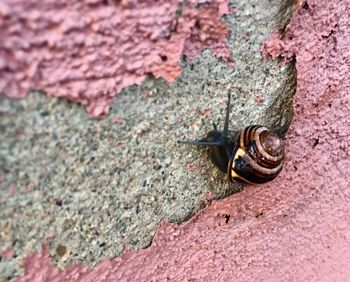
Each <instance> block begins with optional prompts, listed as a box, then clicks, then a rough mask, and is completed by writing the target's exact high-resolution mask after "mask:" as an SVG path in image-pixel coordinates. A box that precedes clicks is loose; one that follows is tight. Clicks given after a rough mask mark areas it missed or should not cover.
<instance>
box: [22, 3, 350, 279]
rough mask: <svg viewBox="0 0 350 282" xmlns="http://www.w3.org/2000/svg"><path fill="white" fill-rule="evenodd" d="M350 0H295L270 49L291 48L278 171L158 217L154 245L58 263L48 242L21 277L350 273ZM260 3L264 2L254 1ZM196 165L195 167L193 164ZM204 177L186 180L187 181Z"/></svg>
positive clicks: (283, 51)
mask: <svg viewBox="0 0 350 282" xmlns="http://www.w3.org/2000/svg"><path fill="white" fill-rule="evenodd" d="M349 5H350V3H349V1H325V0H308V1H307V2H306V1H305V2H303V3H301V5H300V6H299V9H298V10H297V11H296V12H295V14H294V16H293V18H292V20H291V23H290V24H289V26H287V28H286V30H285V31H284V32H283V33H284V36H277V35H276V34H277V33H274V34H273V35H272V36H271V38H270V39H269V40H268V41H267V42H265V44H264V46H263V52H264V53H265V54H266V55H269V54H270V55H271V56H274V57H276V56H278V57H280V58H282V59H283V58H285V59H289V58H291V57H292V56H295V58H296V67H297V71H298V74H297V82H298V87H297V92H296V96H295V101H294V102H295V103H294V105H295V117H294V119H293V123H292V126H291V128H290V130H289V132H288V134H287V136H286V156H287V160H286V165H285V169H284V171H283V172H282V174H281V175H280V177H278V178H277V179H276V181H274V182H272V183H270V184H266V185H262V186H257V187H253V186H250V187H247V188H246V189H244V190H243V191H242V192H241V193H237V194H235V195H232V196H230V197H227V198H225V199H223V200H220V201H216V202H213V203H212V204H211V205H210V206H209V207H207V208H205V209H204V210H202V211H201V212H200V213H199V214H197V215H196V216H195V217H193V218H192V219H191V220H189V221H188V222H186V223H183V224H181V225H177V224H166V223H164V224H162V226H161V227H160V228H159V229H158V230H157V233H156V236H155V238H154V240H153V243H152V245H151V246H150V247H149V248H147V249H145V250H138V251H136V252H125V254H123V255H122V256H120V257H118V258H116V259H114V260H111V261H110V260H106V261H103V262H101V264H100V265H99V266H97V267H96V268H95V269H94V270H93V271H92V272H87V271H86V267H82V266H73V267H71V268H69V269H68V270H64V271H61V272H60V271H59V270H58V269H57V268H55V267H54V266H51V265H50V258H49V257H48V255H47V252H46V251H43V252H41V253H38V254H33V255H31V256H29V257H28V258H27V259H26V261H25V264H24V265H25V268H26V275H25V276H23V277H22V278H21V279H19V281H44V280H45V279H49V280H51V281H61V280H63V279H67V280H78V279H79V280H80V281H108V280H117V281H168V280H171V281H232V280H234V281H348V280H349V277H350V268H349V264H350V252H349V249H350V219H349V213H350V205H349V200H350V187H349V182H350V176H349V171H350V155H349V152H350V150H349V148H350V135H349V129H350V119H349V112H350V94H349V93H350V79H349V73H350V72H349V65H350V63H349V62H350V50H349V48H348V46H349V43H350V14H349V10H350V7H349ZM260 8H261V7H260ZM192 173H193V172H192ZM197 185H200V186H201V187H203V186H205V185H206V184H205V183H203V182H202V183H199V182H192V183H191V186H190V188H191V189H195V187H197Z"/></svg>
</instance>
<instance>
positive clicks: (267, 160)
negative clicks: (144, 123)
mask: <svg viewBox="0 0 350 282" xmlns="http://www.w3.org/2000/svg"><path fill="white" fill-rule="evenodd" d="M230 100H231V95H230V94H228V102H227V106H226V117H225V124H224V129H223V131H220V130H218V129H217V128H216V126H215V124H214V130H212V131H210V132H209V133H208V134H207V136H206V137H205V138H204V139H202V140H197V141H178V143H180V144H189V145H197V146H208V147H209V159H210V160H211V161H212V163H213V164H214V165H215V166H216V167H218V168H219V169H220V170H221V171H222V172H223V173H227V176H228V179H229V180H230V181H231V182H240V183H245V184H261V183H265V182H268V181H271V180H273V179H274V178H275V177H276V176H277V175H278V174H279V173H280V171H281V170H282V167H283V161H284V149H283V143H282V140H281V138H280V137H278V135H277V134H276V133H274V132H273V131H272V130H270V129H268V128H267V127H265V126H262V125H252V126H248V127H246V128H245V129H244V130H243V131H241V132H240V133H239V135H238V138H237V139H230V138H229V137H228V123H229V118H230Z"/></svg>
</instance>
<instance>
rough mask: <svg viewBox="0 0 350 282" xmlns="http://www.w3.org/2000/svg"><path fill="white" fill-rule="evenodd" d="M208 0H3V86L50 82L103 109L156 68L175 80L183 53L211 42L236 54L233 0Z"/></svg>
mask: <svg viewBox="0 0 350 282" xmlns="http://www.w3.org/2000/svg"><path fill="white" fill-rule="evenodd" d="M201 2H203V1H188V2H187V3H186V4H181V1H152V0H148V1H133V0H124V1H108V0H105V1H102V0H101V1H100V0H86V1H79V2H72V1H60V2H59V3H57V2H55V1H48V0H47V1H40V2H38V1H34V0H31V1H19V0H17V1H13V0H5V1H2V3H0V38H1V40H0V92H4V93H5V94H6V95H8V96H10V97H15V98H18V97H24V96H26V95H27V93H28V92H29V91H30V90H43V91H45V92H47V93H48V94H49V95H51V96H58V97H65V98H67V99H69V100H70V101H74V102H77V103H80V104H82V105H83V106H84V107H85V108H86V109H87V111H88V112H89V113H90V114H91V115H92V116H94V117H98V116H101V115H104V114H106V113H108V111H109V106H110V104H111V102H112V99H113V97H115V95H116V94H117V93H118V92H120V91H121V90H122V89H123V88H125V87H127V86H130V85H132V84H135V83H136V84H140V83H141V82H142V81H144V79H145V78H146V77H147V76H149V75H153V76H155V77H162V78H164V79H165V80H167V81H168V82H173V81H174V80H175V79H176V78H177V77H178V76H179V75H180V74H181V68H180V66H179V64H178V62H179V60H180V59H181V57H182V55H186V56H187V58H188V59H189V60H191V59H193V58H194V57H195V56H196V55H198V54H199V53H200V52H201V51H202V50H203V49H204V48H208V47H210V48H212V50H213V53H214V54H215V55H216V56H217V57H218V58H222V59H223V60H225V61H227V62H232V59H231V57H230V51H229V48H228V47H227V42H226V40H227V36H228V31H227V28H226V26H225V24H224V22H223V21H222V19H221V17H222V16H223V15H224V14H226V13H228V8H227V1H226V0H215V1H211V2H209V3H208V4H204V3H201ZM177 12H178V13H179V15H177Z"/></svg>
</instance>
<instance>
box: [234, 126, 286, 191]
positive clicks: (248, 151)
mask: <svg viewBox="0 0 350 282" xmlns="http://www.w3.org/2000/svg"><path fill="white" fill-rule="evenodd" d="M283 160H284V149H283V144H282V140H281V139H280V138H279V137H278V136H277V135H276V134H275V133H273V132H272V131H270V130H269V129H268V128H266V127H264V126H260V125H255V126H249V127H247V128H245V129H244V130H243V131H242V132H241V133H240V134H239V137H238V140H237V142H236V144H235V145H234V148H233V151H232V154H231V158H230V160H229V163H228V166H227V173H228V178H229V180H230V181H232V182H243V183H249V184H260V183H265V182H268V181H271V180H272V179H274V178H275V177H276V176H277V175H278V174H279V172H280V171H281V170H282V167H283Z"/></svg>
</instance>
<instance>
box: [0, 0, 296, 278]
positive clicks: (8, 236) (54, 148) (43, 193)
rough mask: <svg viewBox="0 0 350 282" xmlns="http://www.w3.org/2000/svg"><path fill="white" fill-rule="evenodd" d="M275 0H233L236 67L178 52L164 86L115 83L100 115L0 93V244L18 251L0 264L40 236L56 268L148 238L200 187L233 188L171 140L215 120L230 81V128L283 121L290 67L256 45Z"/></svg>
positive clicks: (197, 202)
mask: <svg viewBox="0 0 350 282" xmlns="http://www.w3.org/2000/svg"><path fill="white" fill-rule="evenodd" d="M242 2H244V3H242ZM280 2H281V1H277V0H276V1H267V0H266V1H259V0H250V1H238V0H237V1H231V6H236V11H237V12H236V13H235V15H233V16H228V17H227V24H228V26H229V27H230V29H231V31H232V35H231V38H230V46H231V47H232V50H233V51H232V56H233V59H234V61H235V67H234V68H233V69H230V68H229V67H228V66H227V65H226V64H225V63H223V62H220V61H218V60H216V59H214V58H213V56H212V55H211V52H210V50H206V51H204V52H203V54H202V55H201V56H199V57H198V58H197V59H196V60H195V61H193V62H191V63H188V64H186V63H185V62H183V67H184V71H183V75H182V76H181V77H180V78H179V79H178V80H177V81H176V82H175V83H174V85H172V86H168V85H167V84H166V83H165V82H164V81H162V80H153V79H149V80H148V81H146V82H145V83H144V84H143V85H142V86H134V87H130V88H128V89H126V90H125V91H123V93H121V94H119V95H118V97H117V98H116V99H115V101H114V103H113V105H112V108H111V113H110V115H109V116H108V117H106V118H105V119H102V120H93V119H91V118H89V116H88V115H87V114H86V113H85V111H84V110H83V108H81V107H79V106H77V105H73V104H70V103H68V102H66V101H64V100H61V99H57V98H49V97H47V96H45V95H42V94H39V93H32V94H30V95H29V96H28V98H27V99H26V100H20V101H9V100H8V99H6V98H4V97H3V96H1V97H0V116H1V119H0V129H1V136H0V173H2V175H4V180H3V181H0V191H1V199H0V206H1V209H0V217H1V221H0V230H1V232H0V242H1V249H0V250H5V249H7V248H13V249H14V252H15V256H14V258H13V259H10V260H6V259H5V258H3V262H1V261H0V273H5V276H4V277H13V276H14V275H17V274H18V273H19V272H18V271H19V270H18V269H19V264H18V263H19V262H20V259H21V258H22V257H23V256H24V255H25V254H27V253H28V252H33V251H38V250H39V249H40V248H41V243H42V242H49V248H50V253H51V254H52V256H53V257H54V261H55V263H57V264H58V265H59V266H61V267H63V266H66V265H68V264H70V263H72V262H77V263H84V264H88V265H89V266H93V265H95V264H96V263H98V262H99V261H100V260H101V259H102V258H112V257H115V256H117V255H119V254H120V253H121V252H122V251H123V248H124V247H125V246H126V245H128V246H130V247H131V248H140V247H147V246H148V245H149V244H150V243H151V240H152V236H153V234H154V231H155V229H156V227H157V226H158V225H159V223H160V221H161V220H164V219H166V220H169V221H172V222H182V221H185V220H187V219H188V218H189V217H191V216H192V215H193V214H194V213H196V212H197V211H198V210H199V209H201V208H202V207H203V206H204V203H205V202H206V198H207V195H208V192H210V191H211V192H212V193H213V195H214V197H216V198H220V197H223V196H225V195H227V194H231V193H233V192H235V191H239V190H240V189H241V186H239V185H229V184H228V183H227V180H226V176H225V175H223V174H222V173H220V172H219V171H218V170H216V169H215V168H214V167H213V166H212V165H211V164H210V163H209V161H208V158H207V156H206V154H205V153H204V152H205V150H201V149H197V148H192V147H190V146H185V145H182V146H179V145H177V144H176V140H178V139H196V138H200V137H203V136H204V135H205V133H206V132H207V131H209V130H211V129H212V122H215V123H217V124H220V126H222V122H223V118H224V111H225V106H226V99H227V97H226V95H227V92H228V91H230V92H231V93H232V95H233V100H232V119H231V123H230V130H231V132H234V131H236V130H239V129H241V128H243V127H245V126H247V125H250V124H263V125H267V126H272V127H274V128H276V129H279V128H284V129H286V126H287V125H288V124H289V123H290V121H291V117H292V112H291V110H292V107H291V106H292V95H293V93H294V89H295V71H294V69H293V67H291V66H290V65H285V66H281V67H279V66H277V62H272V61H264V62H263V61H262V58H261V54H260V51H259V48H260V44H261V42H262V41H263V40H264V39H266V38H267V36H268V35H269V33H271V31H272V30H273V28H274V27H275V26H276V25H277V24H278V23H279V22H280V20H279V18H278V16H277V15H279V7H280V4H279V3H280ZM15 188H16V189H15ZM14 262H15V263H14ZM16 262H17V263H16ZM0 277H1V276H0Z"/></svg>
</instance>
